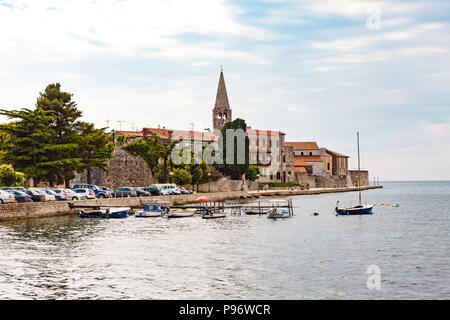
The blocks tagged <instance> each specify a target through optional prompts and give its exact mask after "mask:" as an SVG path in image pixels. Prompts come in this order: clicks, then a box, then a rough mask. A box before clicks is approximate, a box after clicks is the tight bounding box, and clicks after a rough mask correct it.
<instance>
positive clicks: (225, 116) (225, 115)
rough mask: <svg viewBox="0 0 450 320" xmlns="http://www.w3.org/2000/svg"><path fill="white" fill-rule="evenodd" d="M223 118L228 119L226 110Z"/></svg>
mask: <svg viewBox="0 0 450 320" xmlns="http://www.w3.org/2000/svg"><path fill="white" fill-rule="evenodd" d="M222 118H223V120H227V113H226V112H225V113H224V114H223V116H222Z"/></svg>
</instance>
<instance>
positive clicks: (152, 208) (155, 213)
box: [135, 204, 164, 218]
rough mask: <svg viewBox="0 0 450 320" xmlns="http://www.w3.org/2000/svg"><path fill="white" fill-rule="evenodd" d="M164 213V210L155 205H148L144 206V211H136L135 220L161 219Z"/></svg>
mask: <svg viewBox="0 0 450 320" xmlns="http://www.w3.org/2000/svg"><path fill="white" fill-rule="evenodd" d="M163 213H164V210H163V209H162V208H161V207H160V206H157V205H156V204H148V205H146V206H145V208H144V210H138V211H136V214H135V217H136V218H153V217H161V216H162V215H163Z"/></svg>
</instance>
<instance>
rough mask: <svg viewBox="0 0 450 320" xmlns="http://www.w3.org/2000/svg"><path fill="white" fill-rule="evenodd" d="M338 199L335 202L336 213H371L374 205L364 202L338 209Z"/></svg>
mask: <svg viewBox="0 0 450 320" xmlns="http://www.w3.org/2000/svg"><path fill="white" fill-rule="evenodd" d="M338 204H339V201H338V202H337V203H336V209H335V210H336V214H337V215H354V214H372V213H373V212H372V209H373V207H374V205H373V204H364V205H358V206H354V207H348V208H343V209H339V208H338Z"/></svg>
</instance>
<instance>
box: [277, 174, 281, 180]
mask: <svg viewBox="0 0 450 320" xmlns="http://www.w3.org/2000/svg"><path fill="white" fill-rule="evenodd" d="M280 179H281V174H280V173H279V172H277V180H280Z"/></svg>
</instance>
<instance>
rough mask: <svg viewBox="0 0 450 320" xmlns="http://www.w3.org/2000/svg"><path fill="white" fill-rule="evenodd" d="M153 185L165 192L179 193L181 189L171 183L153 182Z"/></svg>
mask: <svg viewBox="0 0 450 320" xmlns="http://www.w3.org/2000/svg"><path fill="white" fill-rule="evenodd" d="M155 186H156V187H158V188H159V190H161V192H162V191H163V190H166V191H167V194H181V190H179V189H178V187H177V185H176V184H173V183H164V184H155ZM163 193H164V192H163Z"/></svg>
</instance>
